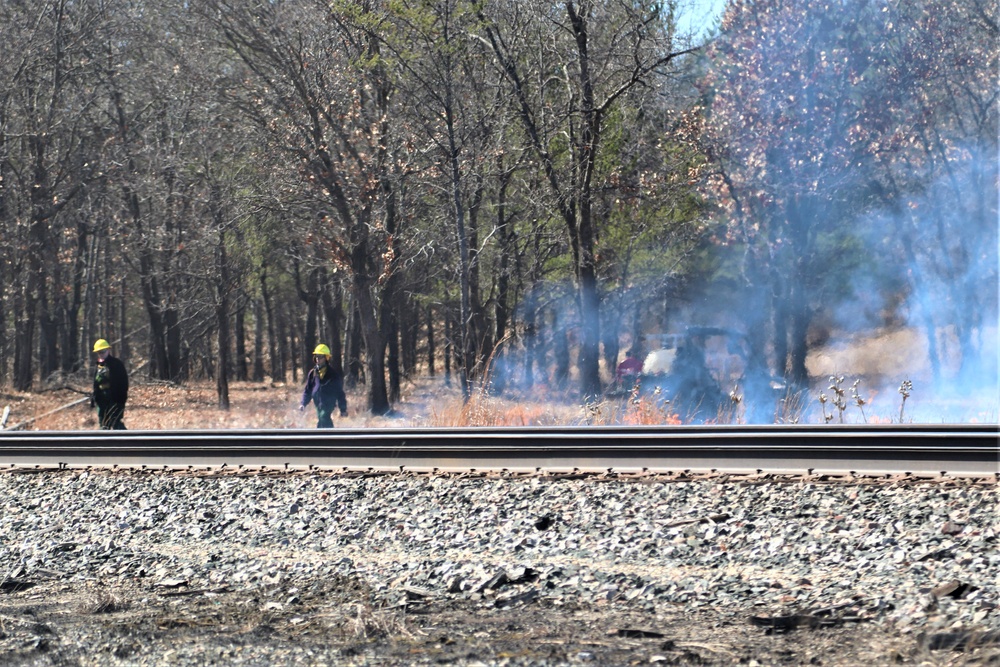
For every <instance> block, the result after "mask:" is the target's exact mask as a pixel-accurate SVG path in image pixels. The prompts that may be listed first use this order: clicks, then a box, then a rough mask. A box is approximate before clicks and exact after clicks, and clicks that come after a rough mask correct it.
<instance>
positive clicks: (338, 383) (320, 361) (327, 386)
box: [299, 344, 347, 428]
mask: <svg viewBox="0 0 1000 667" xmlns="http://www.w3.org/2000/svg"><path fill="white" fill-rule="evenodd" d="M330 355H331V352H330V348H329V347H327V346H326V345H322V344H321V345H317V346H316V349H315V350H313V363H314V364H315V366H314V367H313V368H312V369H311V370H310V371H309V375H308V376H307V377H306V386H305V389H303V390H302V402H301V403H300V405H299V410H305V409H306V406H307V405H309V401H313V402H315V403H316V417H317V422H316V428H333V419H331V416H332V415H333V408H334V407H335V406H336V407H339V408H340V416H341V417H346V416H347V396H345V395H344V378H343V376H342V375H341V374H340V373H338V372H337V371H335V370H334V369H333V367H332V366H330Z"/></svg>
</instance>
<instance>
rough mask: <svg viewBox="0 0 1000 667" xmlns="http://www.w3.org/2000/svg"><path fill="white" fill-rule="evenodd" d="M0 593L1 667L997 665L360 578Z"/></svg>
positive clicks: (688, 611)
mask: <svg viewBox="0 0 1000 667" xmlns="http://www.w3.org/2000/svg"><path fill="white" fill-rule="evenodd" d="M6 588H7V591H6V592H2V593H0V663H2V664H4V665H107V664H127V665H145V664H150V665H158V664H191V665H195V664H198V665H203V664H248V665H292V664H315V665H319V664H336V665H350V664H372V665H375V664H377V665H410V664H456V665H477V664H485V665H497V664H509V665H521V664H525V665H526V664H536V665H539V664H540V665H561V664H585V663H589V664H595V665H636V664H664V665H733V664H740V665H754V664H757V665H833V666H847V665H863V664H867V665H893V664H915V665H916V664H919V665H987V664H990V665H996V664H1000V649H997V648H996V647H995V646H994V647H988V648H979V649H975V650H966V651H954V650H935V651H931V650H929V649H928V648H927V647H926V646H924V645H922V644H921V642H920V641H919V640H918V639H917V638H914V637H912V636H909V635H900V634H899V633H898V632H896V631H894V630H893V629H892V628H886V627H881V626H878V625H876V624H873V623H857V622H844V623H842V624H839V625H837V626H833V627H817V628H809V627H800V628H795V629H789V630H787V631H785V632H776V631H774V630H771V629H766V628H761V627H756V626H755V625H753V624H751V623H750V621H749V618H748V617H747V616H745V615H743V614H738V613H733V612H730V611H727V610H724V609H714V608H700V609H692V608H690V607H685V606H677V607H675V608H667V609H663V608H662V607H661V608H658V609H657V612H656V613H654V612H652V611H648V610H645V609H643V608H641V606H639V605H634V606H633V605H631V604H630V603H629V602H627V601H615V602H613V603H611V602H609V603H608V604H606V605H598V606H593V607H583V606H580V605H579V604H574V603H573V602H572V601H564V603H563V604H559V602H560V600H559V599H553V598H547V597H545V596H544V595H539V596H537V597H532V596H531V595H528V596H523V597H524V599H522V600H519V601H516V602H514V604H512V605H510V606H506V607H498V606H497V604H498V603H497V601H496V600H492V599H489V598H480V599H470V598H463V599H447V600H432V599H426V598H421V597H420V596H419V595H417V596H414V597H415V599H414V600H412V601H411V602H410V603H409V604H407V605H406V606H405V607H397V608H394V609H373V608H371V606H370V604H369V602H368V600H370V599H371V598H370V595H369V590H368V588H367V585H365V584H364V583H362V582H359V581H357V580H351V579H348V578H340V579H336V580H327V581H315V582H300V584H299V585H298V586H295V587H288V586H282V587H275V588H272V589H270V590H268V589H267V588H266V587H265V588H256V589H246V590H241V589H231V588H221V589H215V590H211V589H201V590H188V589H187V588H185V587H184V586H183V585H178V587H177V588H175V589H174V588H171V589H166V588H164V587H162V584H161V587H160V588H154V587H153V586H149V585H145V584H144V583H137V582H128V583H125V584H120V583H117V582H114V583H112V582H101V581H88V582H66V581H58V580H55V581H50V582H41V583H39V584H37V585H35V586H33V587H31V588H28V589H25V590H17V588H16V587H14V586H11V585H7V586H6Z"/></svg>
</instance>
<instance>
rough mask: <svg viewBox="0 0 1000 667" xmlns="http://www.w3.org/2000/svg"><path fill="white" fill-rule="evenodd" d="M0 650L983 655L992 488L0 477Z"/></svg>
mask: <svg viewBox="0 0 1000 667" xmlns="http://www.w3.org/2000/svg"><path fill="white" fill-rule="evenodd" d="M0 493H2V495H3V498H4V511H3V515H2V517H0V664H4V665H19V664H20V665H65V664H75V665H154V664H166V663H169V664H178V665H196V664H206V663H209V662H215V663H217V664H241V665H275V664H282V665H284V664H287V665H291V664H312V665H319V664H329V665H345V664H423V663H426V664H440V663H451V664H463V665H465V664H467V665H473V664H485V665H493V664H510V665H522V664H523V665H528V664H535V665H562V664H581V663H592V664H636V663H639V664H644V663H651V664H658V663H662V664H719V665H722V664H727V665H728V664H746V665H750V664H760V665H764V664H823V665H853V664H859V663H861V662H867V663H869V664H921V663H922V662H927V661H928V660H930V661H931V662H930V663H929V664H961V665H968V664H996V663H995V662H991V661H1000V648H998V647H997V644H998V641H997V637H998V636H1000V610H998V605H1000V584H998V572H1000V539H998V533H1000V519H998V513H997V500H998V497H997V484H996V483H995V481H992V482H983V481H981V480H980V481H976V480H946V481H927V482H920V481H906V482H891V481H882V482H873V481H870V480H869V481H864V480H856V481H853V482H847V483H835V484H831V483H820V482H817V481H809V480H805V481H781V480H770V479H768V478H766V477H765V478H761V479H759V480H755V481H746V480H743V481H734V480H725V479H711V478H709V479H699V480H690V481H677V480H664V479H659V478H657V477H655V476H652V477H649V478H639V479H617V480H616V479H604V478H590V477H584V478H582V479H581V478H576V479H556V478H553V477H551V476H545V475H540V476H534V477H519V476H486V475H448V476H433V475H418V474H407V473H400V474H385V475H360V474H332V473H321V472H310V473H276V472H275V473H270V472H262V473H259V474H236V473H232V472H226V471H221V472H219V471H216V472H207V471H206V472H202V473H190V472H178V471H149V470H146V471H138V470H120V471H114V472H112V471H99V470H94V471H83V470H62V471H51V470H49V471H36V472H30V473H29V472H26V471H20V470H13V469H12V470H8V471H4V472H0Z"/></svg>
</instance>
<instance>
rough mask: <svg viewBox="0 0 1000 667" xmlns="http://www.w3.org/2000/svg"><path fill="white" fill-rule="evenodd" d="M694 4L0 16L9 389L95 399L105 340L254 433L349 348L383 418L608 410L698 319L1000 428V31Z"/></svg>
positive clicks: (941, 7)
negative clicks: (858, 336)
mask: <svg viewBox="0 0 1000 667" xmlns="http://www.w3.org/2000/svg"><path fill="white" fill-rule="evenodd" d="M688 10H690V8H688V7H684V6H680V5H678V4H676V3H673V2H666V3H662V4H658V3H644V2H638V1H632V0H594V1H590V2H588V1H584V2H575V1H571V2H558V3H546V2H520V1H516V0H499V1H484V0H480V1H476V2H470V1H467V0H427V1H417V0H395V1H379V0H367V1H363V0H361V1H348V0H326V1H319V0H277V1H269V2H263V1H259V0H249V1H236V0H203V1H202V2H197V3H190V2H186V1H182V0H158V1H157V2H155V3H154V2H145V1H143V0H95V1H93V2H82V3H81V2H72V1H70V0H45V1H43V2H21V1H15V0H9V1H6V2H3V3H0V38H2V39H0V43H2V44H3V49H4V57H3V58H2V59H0V229H2V232H3V237H4V243H3V246H2V248H0V275H2V285H3V290H2V293H0V382H2V383H3V385H5V386H7V387H9V388H11V389H12V390H15V391H19V392H27V391H32V390H36V391H37V390H39V389H45V388H47V387H53V386H62V385H66V384H67V383H70V384H77V385H79V386H81V387H86V386H87V384H88V381H89V374H90V370H91V368H90V367H91V363H92V360H91V356H92V355H90V346H91V345H92V344H93V340H94V339H96V338H106V339H108V340H109V341H111V342H112V344H113V346H114V351H115V354H116V355H117V356H120V357H122V358H123V359H125V360H126V362H127V364H128V365H129V367H130V370H131V372H132V374H133V377H134V378H135V379H136V380H137V381H141V380H143V379H144V380H146V381H161V382H168V383H175V384H184V383H191V382H199V381H204V380H211V381H212V382H213V383H214V385H215V387H216V395H217V398H218V405H219V407H221V408H223V409H228V407H229V404H230V399H229V386H230V382H231V381H254V382H264V381H270V382H282V383H283V382H287V381H289V380H292V381H299V380H300V379H301V377H302V374H303V371H304V369H306V368H307V367H308V365H309V363H310V361H309V354H310V352H311V351H312V349H313V348H314V346H315V345H316V344H317V343H321V342H322V343H326V344H328V345H329V346H330V347H331V348H332V350H333V352H334V355H333V363H334V364H335V365H337V366H338V367H340V368H342V370H343V372H344V374H345V379H346V382H347V384H348V386H349V387H350V388H352V389H356V390H361V389H363V391H364V393H365V396H366V405H365V406H364V409H366V410H367V411H370V412H371V413H372V414H375V415H382V414H386V413H388V412H390V411H391V409H392V407H393V404H394V403H396V402H398V401H399V400H400V392H401V386H402V383H403V382H404V381H405V380H406V378H412V377H414V376H416V375H418V374H419V375H422V376H434V375H435V374H437V375H440V376H445V377H448V378H452V377H454V378H455V382H456V383H457V384H458V385H459V386H460V387H461V389H462V395H463V397H464V398H466V399H468V398H469V397H471V396H473V395H474V394H475V393H476V392H478V391H480V390H482V389H487V390H488V391H489V392H491V393H492V394H493V395H508V396H513V397H518V396H523V397H527V396H537V395H539V392H541V395H545V396H554V395H563V396H567V397H570V399H571V400H577V401H579V402H581V403H582V402H585V401H591V400H594V399H595V398H596V397H599V396H601V395H603V394H604V392H605V390H606V389H607V388H608V386H609V384H610V383H611V382H612V380H613V374H614V368H615V366H616V365H617V363H618V361H619V360H620V359H621V358H622V356H623V354H624V352H625V350H626V349H628V348H630V347H633V346H634V347H636V348H639V349H641V350H644V351H648V349H649V348H650V347H655V341H657V340H658V336H660V335H663V334H668V333H672V332H678V331H683V330H684V328H685V327H687V326H689V325H710V326H720V327H729V328H733V329H735V330H739V331H741V332H744V333H745V334H746V336H747V339H746V340H747V344H748V347H749V356H750V358H751V360H752V361H754V362H755V363H757V364H759V365H760V366H761V367H762V368H764V367H766V369H767V375H769V376H771V375H773V376H775V377H778V378H781V379H782V380H783V381H784V382H786V383H787V385H788V386H789V387H791V388H793V389H801V390H806V389H809V388H811V387H813V386H815V385H816V384H817V383H820V384H823V383H825V382H826V381H827V378H825V377H820V378H818V377H815V375H814V374H813V375H811V374H810V370H809V367H808V364H807V358H808V356H809V354H810V351H815V350H816V349H818V348H819V346H822V345H825V344H827V343H829V341H830V340H831V338H832V337H838V336H840V337H843V336H845V335H848V334H853V333H857V332H864V331H872V330H880V331H892V330H902V329H906V330H908V331H916V332H919V334H920V335H921V336H922V340H923V343H922V345H921V346H920V354H921V361H920V365H921V367H926V372H927V377H926V382H927V384H928V385H930V386H933V387H934V391H935V392H940V394H941V395H942V396H943V395H969V394H977V393H978V394H981V393H983V392H987V393H991V395H992V396H993V398H992V399H990V400H991V402H992V404H994V405H995V404H996V401H997V399H996V391H997V344H996V342H997V341H996V339H997V303H998V290H1000V287H998V253H997V250H998V236H997V230H998V209H997V203H998V169H997V165H998V159H997V158H998V145H997V144H998V115H997V111H998V99H997V97H998V86H997V83H998V82H997V72H998V58H997V55H998V50H1000V47H998V44H1000V40H998V20H1000V17H998V8H997V4H996V3H995V2H990V1H988V0H912V1H911V0H905V1H903V0H898V1H897V0H838V1H832V0H831V1H824V0H760V1H756V2H749V1H746V0H733V1H730V2H728V3H727V4H726V6H725V9H724V13H723V15H722V18H721V20H720V21H719V22H718V24H717V25H714V26H712V27H711V29H709V30H707V31H703V30H701V29H700V28H699V29H697V30H695V29H694V28H685V29H683V30H680V29H678V25H681V24H679V22H678V20H679V18H681V17H682V15H683V12H684V11H688ZM684 25H688V24H684ZM895 361H896V362H897V366H898V376H897V377H895V378H893V381H894V382H895V383H896V384H898V383H899V381H900V379H901V378H905V377H907V376H908V374H912V373H913V372H914V371H915V369H914V368H913V367H912V366H911V364H913V363H915V362H913V360H911V359H908V358H906V356H905V355H904V354H902V352H900V356H899V358H898V359H896V360H895ZM841 370H843V371H845V372H851V371H852V369H850V368H845V369H841ZM725 389H726V390H727V391H728V389H729V388H728V387H727V388H725ZM904 400H905V399H904ZM993 418H994V419H995V418H996V413H995V412H994V413H993Z"/></svg>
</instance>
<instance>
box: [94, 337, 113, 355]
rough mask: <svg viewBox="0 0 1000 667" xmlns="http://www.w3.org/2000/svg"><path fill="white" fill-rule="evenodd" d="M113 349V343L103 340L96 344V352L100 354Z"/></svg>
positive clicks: (98, 340) (99, 339)
mask: <svg viewBox="0 0 1000 667" xmlns="http://www.w3.org/2000/svg"><path fill="white" fill-rule="evenodd" d="M109 349H111V343H109V342H108V341H106V340H104V339H103V338H98V339H97V342H96V343H94V352H100V351H101V350H109Z"/></svg>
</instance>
